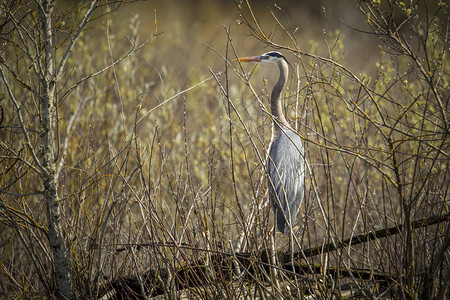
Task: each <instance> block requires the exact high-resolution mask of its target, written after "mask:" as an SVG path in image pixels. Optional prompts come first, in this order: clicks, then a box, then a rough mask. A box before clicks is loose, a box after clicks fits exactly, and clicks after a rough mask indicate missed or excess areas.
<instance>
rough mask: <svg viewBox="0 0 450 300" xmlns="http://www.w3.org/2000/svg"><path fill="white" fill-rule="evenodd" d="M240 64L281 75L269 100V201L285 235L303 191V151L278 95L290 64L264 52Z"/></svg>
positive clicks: (241, 60) (293, 218)
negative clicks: (273, 68)
mask: <svg viewBox="0 0 450 300" xmlns="http://www.w3.org/2000/svg"><path fill="white" fill-rule="evenodd" d="M237 60H238V61H240V62H255V63H266V64H273V65H275V66H277V67H278V69H279V71H280V78H279V79H278V81H277V83H276V84H275V86H274V87H273V90H272V95H271V98H270V108H271V112H272V118H273V124H274V127H275V136H274V139H273V142H272V144H271V146H270V151H269V161H268V166H267V167H268V172H269V198H270V201H271V203H272V208H273V212H274V217H275V223H276V226H277V228H278V230H279V231H280V232H282V233H288V232H289V231H290V229H292V227H293V226H294V223H295V219H296V218H297V213H298V210H299V208H300V205H301V203H302V201H303V194H304V190H305V186H304V177H305V159H304V148H303V144H302V141H301V138H300V136H298V134H297V133H296V132H295V131H293V130H291V129H290V126H289V123H288V122H287V120H286V117H285V116H284V113H283V108H282V106H281V92H282V90H283V88H284V86H285V85H286V80H287V78H288V75H289V63H288V61H287V60H286V58H285V57H284V56H283V55H282V54H281V53H279V52H267V53H264V54H263V55H260V56H250V57H242V58H238V59H237Z"/></svg>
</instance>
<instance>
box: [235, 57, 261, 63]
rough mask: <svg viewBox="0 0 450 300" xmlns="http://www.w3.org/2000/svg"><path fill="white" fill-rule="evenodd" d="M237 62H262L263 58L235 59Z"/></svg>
mask: <svg viewBox="0 0 450 300" xmlns="http://www.w3.org/2000/svg"><path fill="white" fill-rule="evenodd" d="M235 61H240V62H260V61H261V56H248V57H241V58H238V59H235Z"/></svg>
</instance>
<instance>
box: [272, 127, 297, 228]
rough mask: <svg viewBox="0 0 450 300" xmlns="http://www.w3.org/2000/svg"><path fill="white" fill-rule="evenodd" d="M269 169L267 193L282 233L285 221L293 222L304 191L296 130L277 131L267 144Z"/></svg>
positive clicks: (292, 223)
mask: <svg viewBox="0 0 450 300" xmlns="http://www.w3.org/2000/svg"><path fill="white" fill-rule="evenodd" d="M268 169H269V195H270V199H271V202H272V206H273V209H274V213H275V214H276V217H277V227H278V229H279V230H280V231H281V232H284V231H285V229H286V228H288V227H285V225H286V224H291V226H293V225H294V223H295V219H296V217H297V213H298V210H299V208H300V205H301V202H302V200H303V194H304V176H305V160H304V150H303V145H302V143H301V139H300V137H299V136H298V135H297V134H296V133H294V132H280V133H279V134H278V136H277V138H276V139H275V141H274V142H273V144H272V145H271V147H270V153H269V162H268ZM288 220H289V222H287V221H288Z"/></svg>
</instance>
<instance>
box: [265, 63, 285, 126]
mask: <svg viewBox="0 0 450 300" xmlns="http://www.w3.org/2000/svg"><path fill="white" fill-rule="evenodd" d="M278 69H279V70H280V78H279V79H278V82H277V83H276V84H275V86H274V87H273V90H272V96H271V98H270V109H271V111H272V115H273V117H274V125H275V132H278V131H280V125H285V126H289V124H288V122H287V120H286V118H285V116H284V113H283V108H282V107H281V92H282V91H283V88H284V86H285V85H286V80H287V78H288V65H287V63H286V62H285V61H283V60H282V61H280V62H279V63H278Z"/></svg>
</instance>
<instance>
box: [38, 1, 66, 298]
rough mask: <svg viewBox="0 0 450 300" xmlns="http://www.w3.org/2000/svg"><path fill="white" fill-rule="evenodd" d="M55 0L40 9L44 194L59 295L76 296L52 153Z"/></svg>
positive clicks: (40, 6) (44, 3) (40, 5)
mask: <svg viewBox="0 0 450 300" xmlns="http://www.w3.org/2000/svg"><path fill="white" fill-rule="evenodd" d="M54 5H55V1H52V0H44V1H41V3H39V13H40V17H41V22H42V28H43V30H44V45H45V48H44V51H45V66H44V78H43V81H42V83H41V87H42V95H41V98H40V101H41V114H42V115H41V118H42V119H41V127H42V132H41V138H42V154H43V166H44V173H43V177H44V187H45V191H44V198H45V201H46V207H47V222H48V239H49V243H50V248H51V251H52V253H53V267H54V271H55V277H56V286H57V293H58V297H61V298H63V299H74V298H75V294H74V291H73V286H72V280H71V276H70V266H69V258H68V256H67V250H66V246H65V244H64V238H63V235H62V230H61V215H60V206H59V199H58V190H57V182H56V179H57V178H56V172H55V161H54V154H53V132H52V108H53V107H54V106H53V104H54V92H55V75H54V72H53V64H54V61H53V33H52V23H51V22H52V13H53V10H54Z"/></svg>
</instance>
